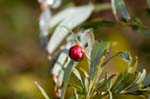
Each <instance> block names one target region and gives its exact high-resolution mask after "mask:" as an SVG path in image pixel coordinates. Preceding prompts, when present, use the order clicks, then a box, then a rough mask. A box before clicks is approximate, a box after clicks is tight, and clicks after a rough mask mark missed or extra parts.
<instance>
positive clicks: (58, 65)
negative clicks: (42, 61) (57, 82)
mask: <svg viewBox="0 0 150 99" xmlns="http://www.w3.org/2000/svg"><path fill="white" fill-rule="evenodd" d="M71 45H72V43H71V42H70V43H67V44H66V45H65V47H64V49H63V50H62V51H61V53H60V54H59V56H58V58H57V61H56V62H55V64H54V66H53V68H52V70H51V74H52V75H55V76H58V75H59V73H60V72H61V70H63V66H64V64H65V62H66V60H67V58H68V50H69V48H70V47H71Z"/></svg>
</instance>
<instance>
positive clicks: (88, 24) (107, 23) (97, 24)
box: [81, 20, 115, 29]
mask: <svg viewBox="0 0 150 99" xmlns="http://www.w3.org/2000/svg"><path fill="white" fill-rule="evenodd" d="M114 25H115V23H113V22H111V21H105V20H92V21H89V22H86V23H85V24H83V25H82V26H81V27H82V28H85V29H88V28H93V29H96V28H100V27H112V26H114Z"/></svg>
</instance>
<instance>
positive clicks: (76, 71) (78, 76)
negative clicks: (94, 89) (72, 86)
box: [73, 68, 84, 88]
mask: <svg viewBox="0 0 150 99" xmlns="http://www.w3.org/2000/svg"><path fill="white" fill-rule="evenodd" d="M73 74H74V75H75V76H76V77H77V78H78V80H79V81H80V83H81V85H82V87H83V88H84V84H83V81H82V77H81V75H80V72H79V71H78V70H77V69H76V68H74V69H73Z"/></svg>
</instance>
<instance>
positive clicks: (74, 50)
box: [69, 45, 84, 62]
mask: <svg viewBox="0 0 150 99" xmlns="http://www.w3.org/2000/svg"><path fill="white" fill-rule="evenodd" d="M69 57H70V58H71V59H72V60H74V61H78V62H79V61H81V60H82V59H83V58H84V51H83V49H82V48H81V46H79V45H74V46H72V47H71V48H70V50H69Z"/></svg>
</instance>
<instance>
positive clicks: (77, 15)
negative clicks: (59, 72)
mask: <svg viewBox="0 0 150 99" xmlns="http://www.w3.org/2000/svg"><path fill="white" fill-rule="evenodd" d="M93 9H94V7H93V5H86V6H81V7H76V8H68V9H66V10H64V11H62V12H60V13H58V14H57V15H56V16H54V17H53V18H52V19H51V22H50V27H51V26H52V27H53V26H55V25H57V24H58V23H59V22H60V23H59V25H58V27H57V28H56V30H55V31H54V33H53V35H52V37H51V39H50V40H49V42H48V46H47V50H48V52H49V53H53V52H54V51H55V49H56V48H57V47H58V46H59V45H60V43H61V42H62V40H63V39H64V38H65V37H66V36H67V34H68V33H69V31H68V30H67V29H66V28H64V27H61V26H66V27H68V28H69V29H73V28H75V27H76V26H78V25H79V24H81V23H82V22H84V21H85V20H86V19H87V18H88V17H89V16H90V15H91V13H92V11H93Z"/></svg>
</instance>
